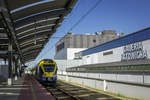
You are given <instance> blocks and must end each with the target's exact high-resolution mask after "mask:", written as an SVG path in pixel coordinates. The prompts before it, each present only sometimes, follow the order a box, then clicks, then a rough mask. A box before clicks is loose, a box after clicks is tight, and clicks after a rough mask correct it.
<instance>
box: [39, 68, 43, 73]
mask: <svg viewBox="0 0 150 100" xmlns="http://www.w3.org/2000/svg"><path fill="white" fill-rule="evenodd" d="M39 73H40V75H41V74H43V70H42V69H41V67H40V69H39Z"/></svg>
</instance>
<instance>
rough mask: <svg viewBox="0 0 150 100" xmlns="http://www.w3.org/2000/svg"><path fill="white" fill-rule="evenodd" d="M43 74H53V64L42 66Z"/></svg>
mask: <svg viewBox="0 0 150 100" xmlns="http://www.w3.org/2000/svg"><path fill="white" fill-rule="evenodd" d="M43 67H44V70H45V72H53V71H54V68H55V65H54V64H47V65H43Z"/></svg>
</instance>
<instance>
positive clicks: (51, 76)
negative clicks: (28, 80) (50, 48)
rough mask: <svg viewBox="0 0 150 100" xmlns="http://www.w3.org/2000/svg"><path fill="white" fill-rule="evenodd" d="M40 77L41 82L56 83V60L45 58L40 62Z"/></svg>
mask: <svg viewBox="0 0 150 100" xmlns="http://www.w3.org/2000/svg"><path fill="white" fill-rule="evenodd" d="M38 79H39V81H40V82H41V83H56V81H57V65H56V63H55V61H54V60H51V59H44V60H42V61H40V63H39V64H38Z"/></svg>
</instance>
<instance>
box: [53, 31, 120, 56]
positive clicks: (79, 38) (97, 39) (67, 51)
mask: <svg viewBox="0 0 150 100" xmlns="http://www.w3.org/2000/svg"><path fill="white" fill-rule="evenodd" d="M122 35H123V34H120V35H118V34H117V33H116V31H114V30H104V31H102V32H96V33H95V34H90V33H87V34H72V33H68V34H66V35H65V36H64V37H63V38H62V39H61V40H59V41H58V42H57V43H56V55H55V59H74V55H75V53H77V52H80V51H82V50H85V49H87V48H91V47H94V46H97V45H100V44H102V43H105V42H108V41H111V40H113V39H116V38H119V37H121V36H122ZM69 55H70V56H69ZM71 55H72V56H71ZM76 55H78V54H76Z"/></svg>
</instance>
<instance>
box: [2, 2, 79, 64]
mask: <svg viewBox="0 0 150 100" xmlns="http://www.w3.org/2000/svg"><path fill="white" fill-rule="evenodd" d="M76 2H77V0H0V50H3V49H4V50H6V51H7V49H8V40H9V39H10V38H11V37H12V39H13V49H14V52H17V53H18V54H19V55H20V56H21V58H22V60H23V62H24V63H25V62H28V61H30V60H34V59H35V58H36V57H37V55H38V54H39V52H40V51H41V50H42V49H43V47H44V45H45V44H46V43H47V42H48V40H49V38H50V37H51V36H52V35H53V34H54V33H55V32H56V29H57V28H58V27H59V26H60V25H61V23H62V21H63V20H64V18H65V16H67V15H68V14H69V13H70V12H71V10H72V8H73V7H74V5H75V4H76ZM5 33H7V35H6V34H5ZM2 37H3V38H2ZM4 41H5V42H4ZM2 44H3V45H2ZM1 47H2V48H3V49H2V48H1Z"/></svg>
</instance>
